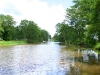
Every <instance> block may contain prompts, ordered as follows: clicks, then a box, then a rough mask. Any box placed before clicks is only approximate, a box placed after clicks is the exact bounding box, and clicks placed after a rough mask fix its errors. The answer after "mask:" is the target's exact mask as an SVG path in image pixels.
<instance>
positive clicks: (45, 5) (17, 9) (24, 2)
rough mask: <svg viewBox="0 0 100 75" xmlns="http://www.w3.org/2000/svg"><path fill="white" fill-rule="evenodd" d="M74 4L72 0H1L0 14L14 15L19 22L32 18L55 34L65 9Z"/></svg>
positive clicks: (63, 16) (42, 27)
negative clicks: (56, 26)
mask: <svg viewBox="0 0 100 75" xmlns="http://www.w3.org/2000/svg"><path fill="white" fill-rule="evenodd" d="M72 4H73V3H72V0H0V14H5V15H11V16H13V18H14V20H15V21H16V22H17V24H19V23H20V21H21V20H23V19H27V20H32V21H34V22H35V23H36V24H37V25H38V26H39V27H40V28H41V29H45V30H47V31H48V32H49V33H50V34H51V36H53V35H54V34H55V31H56V29H55V25H56V24H57V23H59V22H62V21H63V20H64V19H65V15H66V10H65V9H66V8H69V7H70V6H72Z"/></svg>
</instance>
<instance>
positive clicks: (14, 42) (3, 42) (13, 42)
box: [0, 41, 27, 46]
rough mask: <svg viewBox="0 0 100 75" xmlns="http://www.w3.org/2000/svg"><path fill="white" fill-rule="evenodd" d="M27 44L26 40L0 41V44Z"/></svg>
mask: <svg viewBox="0 0 100 75" xmlns="http://www.w3.org/2000/svg"><path fill="white" fill-rule="evenodd" d="M23 44H27V42H26V41H0V46H10V45H23Z"/></svg>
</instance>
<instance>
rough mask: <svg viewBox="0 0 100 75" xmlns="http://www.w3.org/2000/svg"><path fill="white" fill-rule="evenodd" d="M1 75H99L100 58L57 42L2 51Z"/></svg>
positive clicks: (14, 47)
mask: <svg viewBox="0 0 100 75" xmlns="http://www.w3.org/2000/svg"><path fill="white" fill-rule="evenodd" d="M0 75H100V55H99V54H98V53H96V52H94V51H93V50H88V49H85V50H80V49H78V50H76V51H74V50H71V49H67V47H66V46H64V45H59V43H57V42H48V43H41V44H36V45H32V44H31V45H18V46H7V47H0Z"/></svg>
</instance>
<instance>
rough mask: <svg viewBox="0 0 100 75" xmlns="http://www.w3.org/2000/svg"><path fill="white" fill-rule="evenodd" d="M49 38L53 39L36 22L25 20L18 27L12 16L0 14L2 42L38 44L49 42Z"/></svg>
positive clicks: (0, 38)
mask: <svg viewBox="0 0 100 75" xmlns="http://www.w3.org/2000/svg"><path fill="white" fill-rule="evenodd" d="M48 38H51V36H50V34H49V33H48V31H46V30H44V29H41V28H40V27H39V26H38V25H37V24H36V23H35V22H34V21H30V20H27V19H23V20H21V22H20V23H19V24H18V25H17V23H16V21H14V18H13V17H12V16H11V15H4V14H0V40H4V41H12V40H24V41H27V42H28V43H37V42H42V41H47V40H48ZM4 41H3V42H4ZM3 42H1V43H3ZM4 43H5V44H7V43H6V42H4ZM8 43H9V44H11V43H15V42H8Z"/></svg>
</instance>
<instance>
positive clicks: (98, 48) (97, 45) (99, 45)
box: [94, 43, 100, 51]
mask: <svg viewBox="0 0 100 75" xmlns="http://www.w3.org/2000/svg"><path fill="white" fill-rule="evenodd" d="M94 48H95V49H97V50H99V51H100V43H97V44H96V45H95V46H94Z"/></svg>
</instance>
